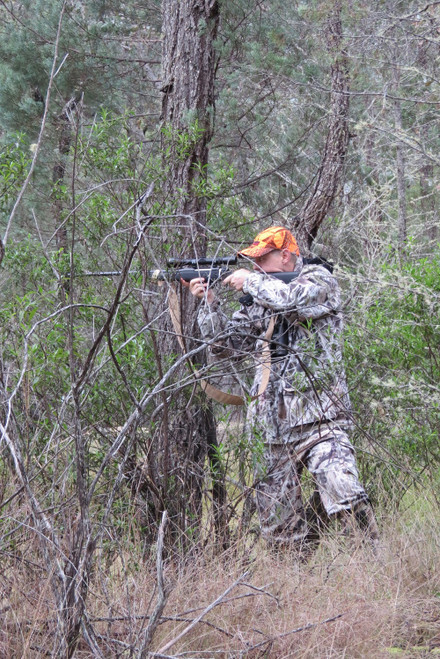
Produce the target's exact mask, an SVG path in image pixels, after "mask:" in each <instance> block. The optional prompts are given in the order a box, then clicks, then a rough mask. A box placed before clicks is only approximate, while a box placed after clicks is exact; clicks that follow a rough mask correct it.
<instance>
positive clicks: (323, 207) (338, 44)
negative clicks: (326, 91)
mask: <svg viewBox="0 0 440 659" xmlns="http://www.w3.org/2000/svg"><path fill="white" fill-rule="evenodd" d="M327 48H328V50H329V53H330V54H331V55H333V56H334V62H333V65H332V68H331V81H332V87H331V94H330V113H329V120H328V123H329V127H328V133H327V139H326V143H325V147H324V153H323V156H322V160H321V164H320V166H319V169H318V172H317V174H316V180H315V184H314V186H313V190H312V194H311V195H310V197H309V199H308V200H307V201H306V203H305V204H304V206H303V208H302V209H301V211H300V213H299V214H298V216H297V218H295V220H294V226H293V230H294V233H295V235H296V237H297V240H298V243H299V246H300V249H301V251H302V253H304V254H307V253H309V251H310V247H311V244H312V242H313V240H314V239H315V237H316V234H317V231H318V229H319V226H320V225H321V223H322V221H323V220H324V218H325V217H326V215H327V213H328V212H329V210H330V207H331V205H332V203H333V200H334V199H335V197H336V195H337V192H338V189H339V188H340V186H341V183H342V178H343V166H344V160H345V154H346V152H347V147H348V139H349V132H348V108H349V97H348V91H349V73H348V62H347V58H346V55H345V53H344V50H343V34H342V23H341V3H339V2H338V3H335V6H334V8H333V10H332V12H331V13H330V15H329V18H328V21H327Z"/></svg>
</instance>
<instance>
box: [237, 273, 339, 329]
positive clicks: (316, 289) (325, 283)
mask: <svg viewBox="0 0 440 659" xmlns="http://www.w3.org/2000/svg"><path fill="white" fill-rule="evenodd" d="M243 291H244V292H245V293H250V295H252V297H253V298H254V300H255V302H257V303H258V304H261V305H262V306H263V307H266V308H268V309H272V310H273V311H287V312H291V313H296V314H297V315H298V317H299V318H300V319H307V318H311V319H313V318H320V317H321V316H324V315H327V314H328V313H330V312H332V311H337V310H338V309H339V308H340V291H339V286H338V283H337V281H336V279H335V277H333V275H332V274H331V273H330V272H328V270H326V269H325V268H322V267H320V266H305V267H304V268H303V270H302V271H301V273H300V275H299V277H297V278H296V279H294V280H293V281H292V282H290V283H288V284H286V283H284V282H282V281H279V280H277V279H274V278H273V277H270V275H264V274H260V273H256V272H255V273H252V274H250V275H249V277H248V278H247V279H246V281H245V283H244V285H243Z"/></svg>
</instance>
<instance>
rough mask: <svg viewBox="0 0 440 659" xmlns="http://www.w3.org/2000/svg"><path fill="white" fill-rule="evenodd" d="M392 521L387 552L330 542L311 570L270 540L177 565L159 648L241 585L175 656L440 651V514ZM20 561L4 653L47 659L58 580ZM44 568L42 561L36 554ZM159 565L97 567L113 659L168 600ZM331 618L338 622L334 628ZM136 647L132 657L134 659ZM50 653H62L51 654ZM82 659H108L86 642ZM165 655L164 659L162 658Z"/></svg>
mask: <svg viewBox="0 0 440 659" xmlns="http://www.w3.org/2000/svg"><path fill="white" fill-rule="evenodd" d="M427 510H428V508H427V507H426V510H425V511H422V510H419V511H418V513H417V514H414V513H411V512H410V511H407V512H406V513H405V514H401V515H394V516H390V515H388V516H387V517H383V519H382V528H383V535H382V540H381V545H380V547H379V550H378V552H377V554H376V555H374V553H373V552H372V551H371V549H370V548H369V547H368V546H365V544H363V543H362V542H360V541H359V538H350V539H348V540H347V539H344V540H341V539H340V538H336V537H330V536H329V537H327V538H325V540H324V542H323V543H322V544H321V547H320V548H319V550H318V551H317V552H316V554H315V555H314V556H313V557H312V558H311V559H310V560H309V561H308V562H307V563H301V562H300V561H298V557H297V556H295V555H294V554H292V553H288V552H285V553H283V554H275V553H271V552H269V551H268V550H266V549H265V548H264V546H263V545H262V544H260V543H258V544H256V545H255V546H254V547H253V548H252V549H250V550H244V549H243V547H242V545H241V546H240V547H235V548H233V549H230V550H229V551H228V552H225V553H222V554H220V555H219V554H218V553H216V551H215V547H212V546H211V547H208V548H205V549H204V550H203V551H200V552H199V553H197V554H195V555H193V556H191V557H187V559H186V560H185V561H184V562H183V563H182V562H181V561H180V562H174V561H169V562H168V563H166V567H165V577H166V580H167V581H168V582H169V583H170V584H172V586H173V589H172V591H171V594H170V596H169V599H168V603H167V606H166V608H165V611H164V619H163V620H162V622H161V624H160V625H159V627H158V628H157V631H156V634H155V635H154V638H153V645H152V648H151V650H152V651H156V652H157V651H158V650H160V649H161V648H164V647H166V646H167V645H168V644H169V643H170V642H171V641H172V640H173V639H175V638H176V637H177V635H178V634H179V633H180V632H181V631H182V630H183V629H185V628H186V627H187V626H188V625H189V623H190V622H191V621H192V620H194V619H195V618H196V617H197V616H198V615H199V614H200V613H201V612H202V611H203V609H204V608H206V607H207V606H208V605H209V604H211V603H212V602H214V601H215V600H216V599H217V598H218V597H219V595H221V594H222V593H223V592H224V591H225V590H226V589H227V588H228V587H229V586H231V585H232V584H233V583H234V581H235V580H237V579H238V578H239V577H240V576H241V575H243V574H244V573H245V572H247V575H246V576H244V577H242V579H241V581H240V583H239V584H237V585H236V586H235V587H234V588H233V589H232V590H231V592H230V593H229V594H228V595H227V596H226V597H225V598H224V599H223V600H222V601H221V602H220V603H219V604H218V605H217V606H216V607H215V608H213V609H212V610H211V611H210V612H209V613H207V614H206V616H204V617H203V619H202V621H200V622H199V623H197V624H196V625H195V626H194V627H193V628H192V629H191V630H190V631H189V632H188V633H187V634H185V635H184V636H183V638H181V639H180V640H178V641H177V642H176V643H174V644H173V645H171V646H169V647H168V648H167V650H166V651H164V654H165V655H166V656H177V655H179V656H184V657H191V658H193V659H195V658H196V657H205V658H208V657H209V658H211V657H221V658H222V659H227V658H232V657H246V658H249V659H251V658H252V659H254V658H257V657H276V658H279V659H284V658H287V657H301V658H303V657H304V658H308V657H323V658H324V657H353V658H355V657H362V658H364V657H392V656H399V657H403V658H407V657H408V658H409V657H425V656H433V655H434V654H435V653H439V654H440V583H439V581H440V569H439V567H438V566H439V558H440V546H439V544H440V543H439V541H438V540H439V533H438V528H439V524H438V522H439V517H440V515H439V514H438V513H434V512H433V510H432V508H431V507H430V508H429V512H427ZM28 551H29V555H26V556H21V560H20V561H18V562H17V561H10V566H9V567H8V568H6V569H4V571H3V574H2V577H1V582H0V583H1V585H2V591H3V592H2V602H1V607H0V608H2V609H3V613H2V617H3V627H2V631H1V635H0V657H1V658H3V657H5V658H6V657H8V658H12V657H29V658H31V657H32V658H33V657H40V656H41V657H43V656H47V655H45V652H47V651H49V652H50V648H51V634H52V632H53V625H54V624H55V616H54V611H53V610H51V592H50V587H49V583H48V578H47V575H46V576H44V575H43V574H42V573H41V571H40V570H38V569H37V568H36V567H35V566H32V565H31V564H29V563H26V562H25V561H27V560H30V551H31V550H30V549H29V550H28ZM33 558H34V562H36V559H35V557H33ZM155 584H156V568H155V564H154V560H152V559H148V560H145V559H144V560H143V561H142V560H141V557H140V556H137V555H136V553H135V552H133V551H132V552H128V551H127V550H126V549H125V550H122V549H121V551H120V552H119V553H118V554H117V555H115V559H114V561H113V562H112V564H111V566H110V567H109V566H108V565H106V566H105V565H104V562H103V563H102V564H101V563H100V561H99V560H97V562H96V566H95V574H94V582H93V584H92V587H91V590H90V594H89V599H88V607H89V609H88V613H89V617H90V620H91V622H92V625H93V627H94V629H95V631H96V632H97V633H98V634H100V636H101V637H100V638H98V640H99V647H100V648H101V652H102V655H101V656H104V657H129V656H132V657H136V656H137V655H136V650H135V649H134V648H136V647H139V645H140V642H141V639H142V637H143V633H144V632H145V628H146V625H147V624H148V617H146V614H151V612H152V610H153V608H154V605H155V601H156V592H155ZM326 621H327V622H326ZM130 648H131V649H132V650H131V651H132V653H131V654H130ZM49 656H50V655H49ZM75 656H76V657H91V656H99V655H96V654H93V653H92V652H91V650H90V649H89V648H88V647H87V646H86V645H85V643H83V644H82V645H81V646H80V648H79V649H78V650H77V653H76V655H75ZM152 656H154V655H152Z"/></svg>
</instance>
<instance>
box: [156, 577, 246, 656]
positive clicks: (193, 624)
mask: <svg viewBox="0 0 440 659" xmlns="http://www.w3.org/2000/svg"><path fill="white" fill-rule="evenodd" d="M248 574H249V571H246V572H244V573H243V574H242V575H241V576H239V577H238V579H236V580H235V581H234V583H233V584H231V586H229V588H227V589H226V590H225V591H224V593H222V594H221V595H220V596H219V597H217V599H216V600H215V601H214V602H212V603H211V604H210V605H209V606H207V607H206V608H205V609H204V610H203V611H202V613H201V614H200V615H199V616H197V618H195V619H194V620H193V621H192V623H191V624H190V625H188V626H187V627H185V629H184V630H183V631H181V632H180V634H178V635H177V636H175V637H174V638H173V639H172V640H171V641H169V642H168V643H166V644H165V645H164V646H163V647H162V648H160V650H158V651H157V653H158V654H163V653H164V652H166V651H167V650H169V649H170V647H172V646H173V645H174V644H175V643H177V641H179V640H180V639H181V638H182V637H183V636H185V635H186V634H187V633H188V632H189V631H191V629H192V628H193V627H195V626H196V625H197V623H198V622H199V621H200V620H201V619H202V618H203V616H204V615H206V614H207V613H209V611H211V609H213V608H214V607H215V606H217V604H218V603H219V602H220V601H221V600H222V599H223V598H224V597H226V595H227V594H228V593H230V592H231V590H233V588H235V586H237V585H238V584H239V583H240V582H241V581H243V579H244V578H245V577H247V575H248Z"/></svg>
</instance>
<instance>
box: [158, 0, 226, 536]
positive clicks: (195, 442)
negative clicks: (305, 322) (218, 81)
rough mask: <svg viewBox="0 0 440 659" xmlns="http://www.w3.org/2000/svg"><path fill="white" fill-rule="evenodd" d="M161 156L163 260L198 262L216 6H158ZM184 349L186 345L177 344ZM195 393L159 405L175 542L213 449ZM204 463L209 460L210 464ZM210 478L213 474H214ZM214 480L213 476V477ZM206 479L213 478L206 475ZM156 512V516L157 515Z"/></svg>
mask: <svg viewBox="0 0 440 659" xmlns="http://www.w3.org/2000/svg"><path fill="white" fill-rule="evenodd" d="M162 12H163V14H162V16H163V26H162V27H163V35H164V40H163V84H162V87H161V91H162V93H163V101H162V122H163V123H162V153H163V160H164V162H163V165H164V169H165V171H166V172H167V177H166V181H165V191H166V198H167V200H168V212H169V214H170V215H173V216H177V220H176V219H173V220H172V223H170V225H169V226H165V225H164V226H163V240H164V243H165V244H166V245H167V246H171V250H172V251H170V252H169V255H170V256H179V257H181V256H183V255H188V256H191V257H194V256H197V255H200V254H204V253H205V250H206V234H205V231H204V227H205V226H206V205H207V200H206V196H205V185H206V181H207V164H208V155H209V143H210V140H211V137H212V134H213V125H214V79H215V54H214V40H215V38H216V35H217V29H218V22H219V10H218V4H217V0H181V1H179V2H175V1H174V0H163V2H162ZM181 305H182V309H184V313H182V324H183V327H182V329H183V335H184V336H186V337H193V336H194V335H196V334H197V323H196V301H195V300H194V298H193V297H192V296H190V295H188V293H187V292H186V291H182V298H181ZM164 330H165V333H164V335H163V336H164V337H167V336H168V337H171V338H168V339H165V340H163V341H162V340H161V346H160V353H161V354H160V356H161V357H162V356H163V355H166V354H168V355H169V354H171V353H173V352H174V353H176V352H179V351H180V347H179V346H178V344H177V341H176V339H175V338H173V336H172V335H173V328H172V326H171V324H170V320H169V319H168V320H167V321H166V325H165V327H164ZM184 341H185V348H186V349H189V348H190V347H191V346H190V343H191V341H192V339H188V338H186V339H184ZM200 396H201V394H199V392H198V390H197V391H196V395H195V396H191V397H190V399H189V400H188V392H187V391H184V392H183V393H180V394H176V395H175V396H173V401H172V405H173V409H172V413H168V410H167V403H166V400H165V399H163V403H164V412H163V415H162V436H161V447H160V450H159V451H158V452H157V455H160V456H162V469H161V473H162V481H163V482H162V484H161V485H162V491H163V497H162V500H163V502H164V504H165V505H166V506H167V509H168V512H169V515H170V520H171V521H172V524H171V525H170V528H172V529H174V530H177V529H178V530H180V532H182V536H181V537H182V538H186V539H187V538H196V537H197V535H198V526H199V522H200V519H201V513H202V505H201V501H202V492H203V487H204V481H205V473H204V465H205V462H206V458H207V455H208V454H210V453H211V451H210V446H211V445H216V429H215V421H214V417H213V412H212V409H211V407H210V406H207V405H206V401H203V400H201V398H200ZM211 461H212V460H211ZM214 471H215V470H213V473H214ZM215 473H216V474H218V473H219V472H218V471H217V472H215ZM214 478H216V476H215V475H214ZM213 489H214V494H215V495H216V496H217V498H218V501H216V502H215V503H214V509H215V518H216V521H218V519H219V515H220V513H219V510H221V509H222V504H223V499H222V497H223V498H224V492H221V484H220V483H216V485H215V487H214V488H213ZM158 512H159V511H158Z"/></svg>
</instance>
